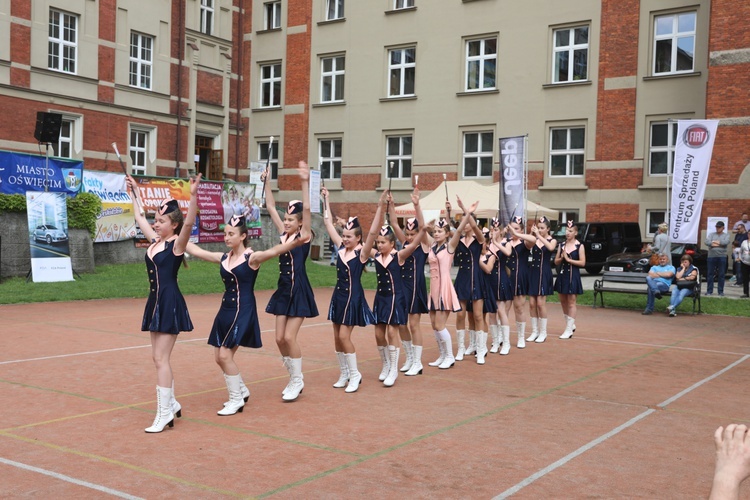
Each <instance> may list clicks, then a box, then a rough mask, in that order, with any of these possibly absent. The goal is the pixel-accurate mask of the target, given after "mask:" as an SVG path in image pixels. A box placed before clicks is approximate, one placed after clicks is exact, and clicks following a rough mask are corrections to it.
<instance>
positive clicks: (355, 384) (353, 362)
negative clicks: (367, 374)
mask: <svg viewBox="0 0 750 500" xmlns="http://www.w3.org/2000/svg"><path fill="white" fill-rule="evenodd" d="M344 359H345V360H346V364H347V367H348V369H349V385H347V386H346V389H344V392H357V389H359V384H361V383H362V374H361V373H359V370H358V369H357V353H354V352H353V353H351V354H344Z"/></svg>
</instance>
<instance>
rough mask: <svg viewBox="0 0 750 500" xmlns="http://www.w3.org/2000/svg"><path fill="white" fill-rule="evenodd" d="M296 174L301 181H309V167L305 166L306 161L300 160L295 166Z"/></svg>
mask: <svg viewBox="0 0 750 500" xmlns="http://www.w3.org/2000/svg"><path fill="white" fill-rule="evenodd" d="M297 173H298V174H299V177H300V179H302V180H303V181H309V180H310V167H309V166H308V165H307V162H306V161H304V160H300V162H299V163H298V164H297Z"/></svg>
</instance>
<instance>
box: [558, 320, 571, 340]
mask: <svg viewBox="0 0 750 500" xmlns="http://www.w3.org/2000/svg"><path fill="white" fill-rule="evenodd" d="M573 321H575V320H574V319H573V318H571V317H570V316H565V331H563V332H562V335H560V338H561V339H569V338H571V337H572V336H573Z"/></svg>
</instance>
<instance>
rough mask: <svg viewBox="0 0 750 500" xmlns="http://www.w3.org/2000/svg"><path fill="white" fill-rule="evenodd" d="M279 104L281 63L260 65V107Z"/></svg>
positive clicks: (271, 106) (270, 106)
mask: <svg viewBox="0 0 750 500" xmlns="http://www.w3.org/2000/svg"><path fill="white" fill-rule="evenodd" d="M278 106H281V63H273V64H263V65H261V67H260V107H261V108H273V107H278Z"/></svg>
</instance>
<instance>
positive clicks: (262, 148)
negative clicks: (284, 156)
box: [258, 141, 279, 180]
mask: <svg viewBox="0 0 750 500" xmlns="http://www.w3.org/2000/svg"><path fill="white" fill-rule="evenodd" d="M268 144H269V143H268V142H259V143H258V161H260V162H263V163H268V166H269V170H270V171H271V179H274V180H275V179H278V178H279V143H278V141H274V143H273V145H272V146H271V147H270V148H269V147H268ZM269 149H270V151H269ZM269 154H270V161H269Z"/></svg>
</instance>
